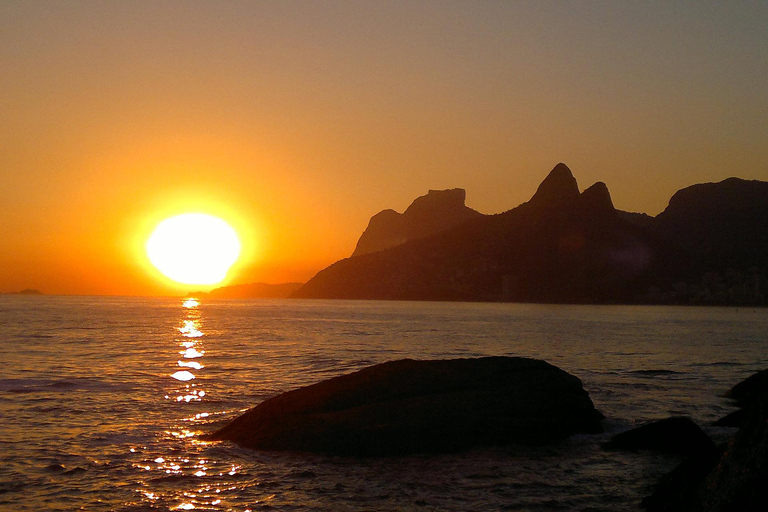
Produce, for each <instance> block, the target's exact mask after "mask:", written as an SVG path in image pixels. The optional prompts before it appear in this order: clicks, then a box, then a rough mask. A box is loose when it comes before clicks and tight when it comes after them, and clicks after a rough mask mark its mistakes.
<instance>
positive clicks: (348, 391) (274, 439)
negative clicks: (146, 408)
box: [208, 357, 603, 456]
mask: <svg viewBox="0 0 768 512" xmlns="http://www.w3.org/2000/svg"><path fill="white" fill-rule="evenodd" d="M602 418H603V416H602V414H600V413H599V412H598V411H597V410H596V409H595V408H594V405H593V404H592V401H591V400H590V398H589V395H588V394H587V392H586V391H585V390H584V389H583V388H582V386H581V381H580V380H579V379H578V378H576V377H574V376H573V375H570V374H568V373H567V372H564V371H563V370H561V369H559V368H557V367H555V366H552V365H550V364H548V363H546V362H544V361H539V360H534V359H525V358H513V357H486V358H480V359H453V360H438V361H416V360H410V359H405V360H399V361H392V362H388V363H383V364H378V365H375V366H371V367H368V368H365V369H363V370H360V371H358V372H354V373H351V374H348V375H343V376H340V377H335V378H333V379H329V380H326V381H323V382H320V383H317V384H314V385H311V386H307V387H304V388H300V389H297V390H294V391H289V392H287V393H283V394H281V395H278V396H276V397H274V398H271V399H269V400H266V401H265V402H263V403H261V404H260V405H258V406H256V407H255V408H253V409H251V410H250V411H248V412H246V413H244V414H243V415H241V416H239V417H238V418H235V419H234V420H233V421H232V422H231V423H229V424H228V425H226V426H225V427H223V428H222V429H220V430H218V431H217V432H215V433H213V434H211V435H210V436H209V437H208V438H209V439H213V440H229V441H234V442H235V443H237V444H239V445H241V446H244V447H247V448H254V449H260V450H288V451H308V452H319V453H332V454H340V455H358V456H388V455H400V454H407V453H419V452H422V453H423V452H450V451H456V450H462V449H467V448H470V447H472V446H479V445H493V444H504V443H536V444H538V443H551V442H556V441H559V440H562V439H565V438H567V437H569V436H571V435H573V434H576V433H597V432H600V431H601V423H600V421H601V419H602Z"/></svg>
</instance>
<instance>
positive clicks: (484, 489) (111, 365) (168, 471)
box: [0, 296, 768, 511]
mask: <svg viewBox="0 0 768 512" xmlns="http://www.w3.org/2000/svg"><path fill="white" fill-rule="evenodd" d="M767 348H768V311H766V310H764V309H757V310H755V309H717V308H676V307H623V306H599V307H595V306H547V305H521V304H474V303H473V304H465V303H415V302H357V301H300V300H285V301H269V300H252V301H223V300H218V301H210V302H205V301H201V302H200V303H195V302H185V301H182V300H180V299H178V300H177V299H158V298H103V297H23V296H3V297H0V510H9V511H10V510H13V511H25V510H30V511H31V510H36V511H37V510H125V511H145V510H146V511H149V510H234V511H246V510H252V511H255V510H267V509H268V510H333V511H358V510H367V511H379V510H380V511H390V510H419V511H424V510H429V511H431V510H435V511H437V510H440V511H442V510H446V511H465V510H473V511H476V510H569V511H570V510H638V503H639V500H640V499H641V498H642V497H643V496H644V495H646V494H647V493H648V492H649V491H650V489H651V486H652V484H653V482H654V481H655V480H656V479H657V478H658V476H659V475H660V474H662V473H664V472H666V471H668V470H669V469H670V468H671V467H673V466H674V465H675V463H676V461H675V459H672V458H669V457H665V456H661V455H653V454H648V453H639V454H621V453H607V452H603V451H602V450H600V448H599V445H600V443H601V442H603V441H605V440H606V439H607V438H608V437H609V436H610V435H611V434H613V433H616V432H618V431H621V430H625V429H627V428H630V427H631V426H634V425H636V424H639V423H643V422H645V421H649V420H653V419H659V418H662V417H666V416H669V415H673V414H674V415H688V416H691V417H693V418H694V419H695V420H696V421H697V422H699V423H700V424H702V425H706V424H708V423H710V422H711V421H713V420H715V419H717V418H719V417H721V416H723V415H724V414H726V413H728V412H730V411H731V410H732V409H731V407H730V405H729V404H728V403H727V401H726V400H725V399H723V398H721V396H722V395H723V393H724V392H725V391H726V390H727V389H729V388H730V387H731V386H732V385H733V384H735V383H736V382H738V381H739V380H741V379H743V378H745V377H747V376H748V375H750V374H751V373H753V372H755V371H757V370H760V369H763V368H766V367H768V350H766V349H767ZM485 355H516V356H527V357H536V358H541V359H545V360H547V361H549V362H551V363H553V364H555V365H557V366H559V367H561V368H563V369H565V370H567V371H569V372H571V373H573V374H575V375H576V376H578V377H580V378H581V379H582V381H583V383H584V386H585V388H586V389H587V390H588V391H589V393H590V395H591V397H592V399H593V401H594V402H595V405H596V406H597V408H598V409H600V410H601V411H602V412H603V413H604V414H605V415H606V416H607V420H606V422H605V426H606V428H607V432H606V434H603V435H600V436H577V437H576V438H573V439H571V440H569V441H568V442H565V443H563V444H560V445H557V446H552V447H546V448H521V447H515V446H509V447H500V448H484V449H478V450H473V451H470V452H466V453H459V454H451V455H428V456H427V455H419V456H411V457H398V458H385V459H354V458H339V457H328V456H318V455H307V454H291V453H265V452H254V451H248V450H243V449H240V448H238V447H236V446H234V445H231V444H228V443H205V442H202V441H200V440H199V439H198V435H199V434H200V433H202V432H209V431H211V430H213V429H214V428H216V427H218V426H220V425H222V424H223V423H224V422H225V421H227V420H229V419H231V418H232V417H234V416H235V415H237V414H239V412H240V411H243V410H245V409H247V408H250V407H252V406H254V405H256V404H258V403H259V402H261V401H262V400H264V399H266V398H268V397H271V396H273V395H275V394H277V393H279V392H282V391H286V390H289V389H292V388H296V387H299V386H303V385H307V384H311V383H313V382H316V381H319V380H322V379H325V378H328V377H331V376H335V375H339V374H342V373H347V372H350V371H353V370H357V369H360V368H362V367H365V366H368V365H371V364H375V363H379V362H383V361H388V360H392V359H398V358H404V357H411V358H424V359H433V358H453V357H473V356H485ZM191 377H194V378H191ZM707 429H708V431H709V432H710V433H712V434H713V435H715V436H721V435H725V434H726V432H723V431H717V430H713V429H711V428H709V427H707Z"/></svg>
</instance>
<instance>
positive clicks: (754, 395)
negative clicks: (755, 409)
mask: <svg viewBox="0 0 768 512" xmlns="http://www.w3.org/2000/svg"><path fill="white" fill-rule="evenodd" d="M766 395H768V369H766V370H761V371H759V372H757V373H755V374H754V375H751V376H749V377H747V378H746V379H744V380H743V381H741V382H739V383H738V384H736V385H735V386H733V387H732V388H731V390H730V391H728V393H726V395H725V396H726V397H728V398H732V399H734V400H736V405H737V406H738V407H745V406H748V405H754V404H755V403H757V402H758V401H760V399H762V398H763V397H765V396H766Z"/></svg>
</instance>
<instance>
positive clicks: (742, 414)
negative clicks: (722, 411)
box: [713, 409, 747, 428]
mask: <svg viewBox="0 0 768 512" xmlns="http://www.w3.org/2000/svg"><path fill="white" fill-rule="evenodd" d="M746 420H747V410H746V409H739V410H738V411H733V412H732V413H730V414H728V415H726V416H723V417H722V418H720V419H719V420H717V421H716V422H714V423H713V425H714V426H716V427H737V428H741V427H743V426H744V422H745V421H746Z"/></svg>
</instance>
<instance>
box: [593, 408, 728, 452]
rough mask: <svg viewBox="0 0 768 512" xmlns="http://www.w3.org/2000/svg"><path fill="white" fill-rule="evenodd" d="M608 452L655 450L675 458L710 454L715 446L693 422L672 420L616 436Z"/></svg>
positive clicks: (676, 418)
mask: <svg viewBox="0 0 768 512" xmlns="http://www.w3.org/2000/svg"><path fill="white" fill-rule="evenodd" d="M605 448H606V449H608V450H654V451H660V452H664V453H671V454H675V455H683V456H686V455H692V454H697V453H711V452H712V451H713V450H715V443H714V442H712V439H710V438H709V436H708V435H707V434H706V433H704V431H703V430H701V428H699V426H698V425H696V423H694V422H693V420H691V419H690V418H684V417H671V418H666V419H663V420H660V421H655V422H653V423H648V424H646V425H642V426H640V427H637V428H633V429H632V430H628V431H626V432H622V433H621V434H618V435H616V436H614V437H613V438H612V439H611V440H610V441H609V442H608V443H607V444H606V445H605Z"/></svg>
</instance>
